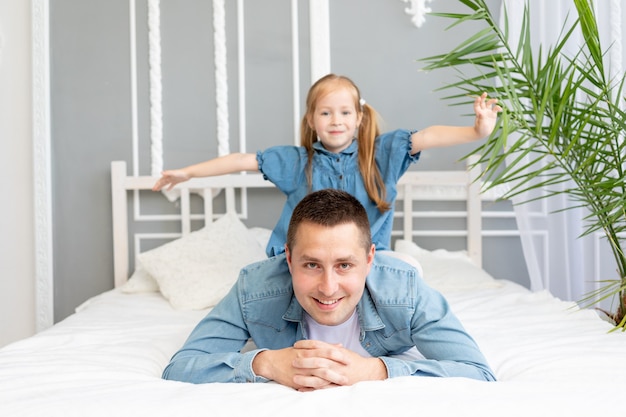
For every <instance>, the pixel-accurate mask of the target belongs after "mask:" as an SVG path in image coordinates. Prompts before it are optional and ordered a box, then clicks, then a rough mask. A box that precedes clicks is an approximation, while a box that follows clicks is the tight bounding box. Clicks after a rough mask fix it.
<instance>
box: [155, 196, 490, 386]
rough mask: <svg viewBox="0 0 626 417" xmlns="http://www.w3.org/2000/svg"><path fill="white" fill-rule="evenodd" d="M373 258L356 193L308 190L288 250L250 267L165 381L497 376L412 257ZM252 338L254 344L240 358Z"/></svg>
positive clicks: (300, 382)
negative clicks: (409, 259)
mask: <svg viewBox="0 0 626 417" xmlns="http://www.w3.org/2000/svg"><path fill="white" fill-rule="evenodd" d="M375 253H376V251H375V248H374V245H373V244H372V241H371V236H370V228H369V223H368V220H367V214H366V212H365V209H364V208H363V206H361V204H360V203H359V202H358V201H357V200H356V199H355V198H354V197H352V196H351V195H350V194H347V193H345V192H343V191H338V190H331V189H327V190H321V191H317V192H314V193H311V194H309V195H308V196H306V197H305V198H304V199H303V200H302V201H301V202H300V203H299V204H298V205H297V206H296V208H295V210H294V212H293V215H292V218H291V221H290V223H289V229H288V233H287V244H286V252H285V254H283V255H280V256H276V257H272V258H269V259H267V260H264V261H261V262H258V263H255V264H252V265H250V266H248V267H246V268H244V269H243V270H242V271H241V273H240V275H239V279H238V280H237V283H236V284H235V285H234V287H233V288H232V289H231V291H230V292H229V294H228V295H227V296H226V297H225V298H224V299H223V300H222V301H221V302H220V303H219V304H218V305H217V306H215V308H214V309H213V310H212V311H211V312H210V313H209V314H208V315H207V316H206V317H205V318H204V319H203V320H202V321H201V322H200V323H199V324H198V325H197V327H196V328H195V329H194V330H193V332H192V333H191V335H190V336H189V339H188V340H187V341H186V342H185V344H184V346H183V347H182V348H181V349H180V350H179V351H178V352H177V353H176V354H175V355H174V356H173V357H172V360H171V361H170V363H169V365H168V366H167V367H166V368H165V370H164V372H163V378H165V379H172V380H178V381H187V382H193V383H204V382H266V381H276V382H278V383H280V384H283V385H287V386H290V387H293V388H295V389H298V390H303V391H305V390H314V389H320V388H328V387H332V386H339V385H351V384H354V383H357V382H359V381H369V380H381V379H386V378H392V377H398V376H406V375H415V376H438V377H468V378H475V379H479V380H485V381H492V380H494V379H495V377H494V375H493V373H492V372H491V370H490V368H489V366H488V365H487V362H486V360H485V358H484V356H483V355H482V353H481V352H480V350H479V349H478V347H477V345H476V343H475V342H474V340H473V339H472V338H471V337H470V336H469V335H468V334H467V333H466V332H465V330H464V329H463V327H462V325H461V323H460V322H459V321H458V320H457V318H456V317H455V316H454V315H453V314H452V312H451V311H450V308H449V306H448V304H447V302H446V300H445V299H444V298H443V296H442V295H441V294H439V293H438V292H436V291H435V290H433V289H431V288H429V287H428V286H427V285H426V284H425V283H424V281H423V280H422V279H421V277H420V276H419V275H418V273H417V272H416V270H415V269H414V268H412V267H410V266H409V265H408V264H406V263H403V262H402V261H400V260H398V259H395V258H392V257H388V256H384V255H380V254H375ZM248 339H252V341H253V342H254V344H255V345H256V348H255V349H253V350H250V351H247V352H243V353H242V348H243V347H244V345H245V344H246V342H247V341H248Z"/></svg>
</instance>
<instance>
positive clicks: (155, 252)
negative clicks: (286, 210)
mask: <svg viewBox="0 0 626 417" xmlns="http://www.w3.org/2000/svg"><path fill="white" fill-rule="evenodd" d="M264 249H265V248H263V247H262V246H261V245H260V244H259V243H258V242H257V239H256V238H255V236H254V235H253V234H251V233H250V231H249V230H248V229H247V228H246V226H245V225H244V224H243V223H242V222H241V221H240V220H239V218H238V217H237V215H236V214H234V213H233V214H226V215H224V216H223V217H221V218H219V219H218V220H217V221H215V222H213V223H211V224H210V225H208V226H206V227H204V228H202V229H200V230H198V231H195V232H192V233H190V234H188V235H187V236H184V237H182V238H180V239H177V240H174V241H172V242H169V243H166V244H165V245H162V246H159V247H158V248H155V249H152V250H150V251H147V252H143V253H141V254H139V256H138V257H137V258H138V261H139V263H140V264H141V266H142V267H143V268H144V269H145V271H146V272H147V273H148V274H150V276H152V277H153V278H154V279H155V280H156V282H157V284H158V287H159V290H160V291H161V294H163V297H165V298H166V299H168V300H169V302H170V304H171V305H172V306H173V307H174V308H177V309H185V310H190V309H194V310H198V309H204V308H207V307H212V306H214V305H215V304H217V303H218V302H219V301H220V300H221V299H222V298H223V297H224V296H225V295H226V293H227V292H228V291H229V290H230V288H231V287H232V286H233V284H234V283H235V281H236V280H237V277H238V276H239V271H240V269H241V268H243V267H244V266H246V265H248V264H251V263H253V262H256V261H259V260H262V259H265V258H266V255H265V250H264Z"/></svg>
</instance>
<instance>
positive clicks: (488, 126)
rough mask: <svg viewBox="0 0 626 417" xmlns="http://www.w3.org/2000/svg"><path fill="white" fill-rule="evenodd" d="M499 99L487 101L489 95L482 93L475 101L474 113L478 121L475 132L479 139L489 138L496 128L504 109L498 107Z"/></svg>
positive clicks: (475, 124) (475, 122)
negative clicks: (500, 113) (499, 115)
mask: <svg viewBox="0 0 626 417" xmlns="http://www.w3.org/2000/svg"><path fill="white" fill-rule="evenodd" d="M497 103H498V99H495V98H491V99H489V100H487V93H482V94H481V95H480V97H476V100H474V113H476V120H475V121H474V130H475V131H476V135H477V136H478V137H479V138H484V137H486V136H489V135H490V134H491V132H493V129H494V128H495V126H496V121H497V119H498V113H499V112H501V111H502V107H500V106H498V104H497Z"/></svg>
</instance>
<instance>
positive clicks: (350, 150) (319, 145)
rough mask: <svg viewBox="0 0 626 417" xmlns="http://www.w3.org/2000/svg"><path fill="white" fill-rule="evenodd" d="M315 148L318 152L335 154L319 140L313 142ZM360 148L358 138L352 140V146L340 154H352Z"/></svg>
mask: <svg viewBox="0 0 626 417" xmlns="http://www.w3.org/2000/svg"><path fill="white" fill-rule="evenodd" d="M313 149H315V150H316V151H318V152H321V153H323V154H326V155H333V154H334V153H333V152H330V151H329V150H328V149H326V148H324V145H322V142H321V141H319V140H318V141H317V142H313ZM357 150H358V145H357V143H356V139H353V140H352V143H350V146H348V147H347V148H346V149H344V150H343V151H341V152H339V153H340V154H345V155H352V154H353V153H355V152H356V151H357Z"/></svg>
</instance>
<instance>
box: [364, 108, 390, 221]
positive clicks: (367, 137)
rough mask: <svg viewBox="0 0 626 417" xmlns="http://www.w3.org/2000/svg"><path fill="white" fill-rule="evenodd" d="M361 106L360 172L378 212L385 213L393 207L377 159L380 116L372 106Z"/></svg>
mask: <svg viewBox="0 0 626 417" xmlns="http://www.w3.org/2000/svg"><path fill="white" fill-rule="evenodd" d="M359 104H360V105H361V110H362V112H363V117H362V118H361V125H360V126H359V132H358V135H359V137H358V146H359V170H360V171H361V176H362V177H363V182H364V183H365V190H366V191H367V194H368V195H369V197H370V199H371V200H372V201H373V202H374V203H376V207H378V210H380V211H381V212H385V211H387V210H389V209H391V205H390V204H389V202H388V201H387V200H386V188H385V183H384V182H383V179H382V177H381V175H380V171H379V170H378V166H377V165H376V159H375V156H376V155H375V152H376V149H375V142H376V138H377V137H378V136H379V135H380V129H379V127H378V114H377V113H376V110H374V109H373V108H372V107H371V106H370V105H368V104H366V103H362V104H361V103H359Z"/></svg>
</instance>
